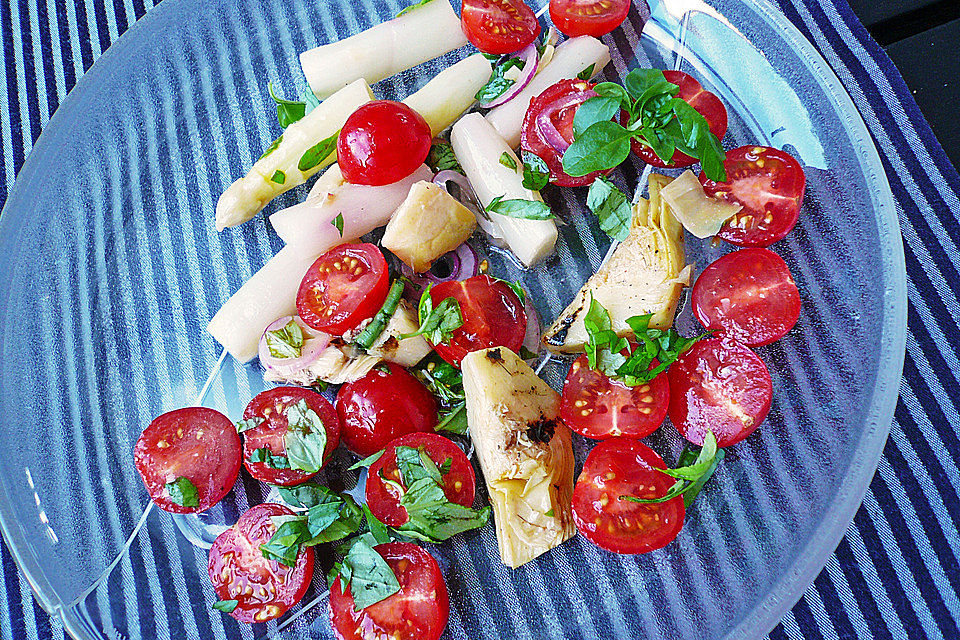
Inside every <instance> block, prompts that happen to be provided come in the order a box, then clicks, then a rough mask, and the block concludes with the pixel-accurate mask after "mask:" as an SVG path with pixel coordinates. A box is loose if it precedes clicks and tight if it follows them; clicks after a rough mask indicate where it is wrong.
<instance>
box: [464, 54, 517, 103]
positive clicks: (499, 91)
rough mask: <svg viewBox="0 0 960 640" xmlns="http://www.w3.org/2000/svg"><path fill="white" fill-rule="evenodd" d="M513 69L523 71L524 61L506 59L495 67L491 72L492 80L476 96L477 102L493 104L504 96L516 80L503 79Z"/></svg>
mask: <svg viewBox="0 0 960 640" xmlns="http://www.w3.org/2000/svg"><path fill="white" fill-rule="evenodd" d="M513 68H518V69H522V68H523V60H521V59H520V58H504V59H502V60H500V61H499V62H497V63H496V64H494V65H493V69H492V70H491V71H490V79H489V80H487V84H485V85H483V86H482V87H480V90H479V91H477V95H476V96H474V97H475V98H476V100H477V102H491V101H493V100H495V99H496V98H499V97H500V96H502V95H503V94H504V93H505V92H506V91H507V89H509V88H510V87H512V86H513V85H514V83H515V80H510V79H509V78H505V77H503V76H504V74H505V73H507V71H509V70H510V69H513Z"/></svg>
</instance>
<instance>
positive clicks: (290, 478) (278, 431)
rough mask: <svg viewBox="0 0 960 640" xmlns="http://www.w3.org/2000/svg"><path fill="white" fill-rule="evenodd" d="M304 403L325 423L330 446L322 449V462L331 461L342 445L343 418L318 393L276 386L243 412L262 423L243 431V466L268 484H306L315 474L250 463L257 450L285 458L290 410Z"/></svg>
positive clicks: (244, 414) (245, 415)
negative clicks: (341, 426) (299, 403)
mask: <svg viewBox="0 0 960 640" xmlns="http://www.w3.org/2000/svg"><path fill="white" fill-rule="evenodd" d="M301 400H303V401H304V402H306V403H307V406H308V407H310V409H312V410H313V411H314V412H315V413H316V414H317V415H318V416H319V417H320V421H321V422H323V427H324V430H325V431H326V435H327V444H326V446H325V447H324V448H323V461H324V462H326V461H327V460H329V459H330V456H331V455H332V454H333V451H334V449H336V448H337V445H338V444H339V442H340V419H339V418H338V417H337V410H336V409H334V408H333V405H332V404H330V402H329V401H328V400H327V399H326V398H324V397H323V396H322V395H320V394H319V393H317V392H316V391H311V390H309V389H302V388H300V387H274V388H273V389H267V390H266V391H263V392H262V393H259V394H257V395H256V396H255V397H254V398H253V400H251V401H250V404H248V405H247V408H246V409H245V410H244V412H243V418H244V420H250V419H257V418H259V419H260V420H263V422H261V423H260V424H259V425H258V426H256V427H253V428H252V429H249V430H247V431H244V432H243V464H244V466H246V467H247V471H249V472H250V475H252V476H253V477H254V478H256V479H257V480H259V481H261V482H266V483H268V484H278V485H281V486H290V485H294V484H300V483H301V482H306V481H307V480H309V479H310V478H312V477H313V476H314V475H316V474H314V473H307V472H306V471H300V470H298V469H274V468H273V467H272V466H270V465H269V464H267V463H266V462H251V461H250V457H251V456H252V455H253V452H254V451H256V450H257V449H262V448H266V449H269V450H270V455H273V456H285V455H286V453H287V446H286V444H285V441H284V437H285V436H286V434H287V431H289V425H288V423H287V416H286V411H287V408H288V407H290V406H292V405H295V404H297V403H298V402H300V401H301Z"/></svg>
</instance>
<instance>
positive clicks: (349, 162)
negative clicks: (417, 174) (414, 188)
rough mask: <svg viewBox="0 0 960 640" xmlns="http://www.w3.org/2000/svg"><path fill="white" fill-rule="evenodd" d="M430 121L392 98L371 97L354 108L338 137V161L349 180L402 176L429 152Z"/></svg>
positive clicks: (368, 182)
mask: <svg viewBox="0 0 960 640" xmlns="http://www.w3.org/2000/svg"><path fill="white" fill-rule="evenodd" d="M432 140H433V138H432V136H431V135H430V125H429V124H427V121H426V120H424V119H423V116H421V115H420V114H419V113H417V112H416V111H414V110H413V109H411V108H410V107H408V106H407V105H405V104H403V103H402V102H395V101H393V100H373V101H371V102H368V103H366V104H365V105H363V106H361V107H360V108H358V109H357V110H356V111H354V112H353V113H352V114H351V115H350V117H349V118H347V121H346V122H345V123H344V125H343V128H342V129H341V130H340V136H339V137H338V138H337V162H338V163H339V164H340V171H341V172H342V173H343V177H344V179H345V180H346V181H347V182H349V183H351V184H366V185H374V186H376V185H384V184H392V183H394V182H397V181H398V180H403V179H404V178H406V177H407V176H409V175H410V174H411V173H413V172H414V171H416V170H417V167H419V166H420V165H422V164H423V161H424V160H426V159H427V154H429V153H430V144H431V141H432Z"/></svg>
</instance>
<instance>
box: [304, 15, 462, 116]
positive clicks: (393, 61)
mask: <svg viewBox="0 0 960 640" xmlns="http://www.w3.org/2000/svg"><path fill="white" fill-rule="evenodd" d="M465 44H467V38H466V36H464V35H463V31H462V30H461V29H460V18H458V17H457V14H456V13H454V11H453V7H451V6H450V2H449V0H431V1H430V2H428V3H427V4H425V5H423V6H420V7H417V8H415V9H412V10H411V11H408V12H407V13H405V14H403V15H402V16H399V17H397V18H394V19H393V20H388V21H386V22H382V23H380V24H378V25H376V26H374V27H370V28H369V29H367V30H366V31H362V32H360V33H358V34H356V35H353V36H350V37H349V38H344V39H343V40H338V41H337V42H332V43H330V44H325V45H321V46H319V47H316V48H314V49H310V50H309V51H304V52H303V53H301V54H300V66H301V67H302V68H303V75H305V76H306V77H307V82H308V83H309V84H310V88H311V89H312V90H313V92H314V93H315V94H316V95H317V97H318V98H325V97H326V96H329V95H330V94H332V93H333V92H335V91H337V90H339V89H340V88H341V87H345V86H346V85H348V84H349V83H351V82H353V81H354V80H356V79H357V78H364V79H365V80H366V81H367V82H369V83H370V84H375V83H377V82H380V81H381V80H383V79H384V78H389V77H390V76H393V75H396V74H398V73H400V72H401V71H406V70H407V69H409V68H411V67H415V66H417V65H418V64H421V63H423V62H426V61H427V60H432V59H433V58H437V57H439V56H442V55H443V54H445V53H447V52H449V51H453V50H454V49H458V48H460V47H462V46H463V45H465Z"/></svg>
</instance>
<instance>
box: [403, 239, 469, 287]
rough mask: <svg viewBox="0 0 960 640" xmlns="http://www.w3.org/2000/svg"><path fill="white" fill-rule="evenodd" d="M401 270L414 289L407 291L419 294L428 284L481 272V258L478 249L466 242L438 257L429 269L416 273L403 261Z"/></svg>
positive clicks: (461, 278)
mask: <svg viewBox="0 0 960 640" xmlns="http://www.w3.org/2000/svg"><path fill="white" fill-rule="evenodd" d="M437 271H441V272H445V275H438V273H437ZM400 272H401V273H402V274H403V275H404V276H405V277H406V278H407V279H408V280H409V281H410V284H411V285H412V287H413V289H412V291H407V292H406V293H408V294H411V295H413V296H419V295H420V294H421V293H422V292H423V290H424V289H425V288H426V287H427V285H430V284H438V283H440V282H449V281H451V280H466V279H467V278H472V277H473V276H475V275H477V274H478V273H480V259H479V257H478V256H477V252H476V250H474V248H473V247H471V246H470V245H469V244H467V243H466V242H464V243H463V244H461V245H460V246H459V247H457V248H456V249H454V250H453V251H449V252H447V253H445V254H443V255H442V256H440V257H439V258H437V259H436V260H435V261H434V262H433V265H432V266H431V267H430V270H429V271H425V272H423V273H414V272H413V269H411V268H410V266H409V265H408V264H406V263H404V262H401V263H400Z"/></svg>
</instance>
